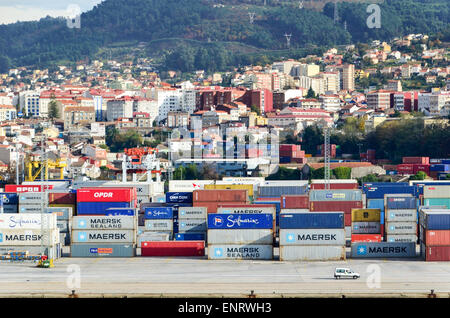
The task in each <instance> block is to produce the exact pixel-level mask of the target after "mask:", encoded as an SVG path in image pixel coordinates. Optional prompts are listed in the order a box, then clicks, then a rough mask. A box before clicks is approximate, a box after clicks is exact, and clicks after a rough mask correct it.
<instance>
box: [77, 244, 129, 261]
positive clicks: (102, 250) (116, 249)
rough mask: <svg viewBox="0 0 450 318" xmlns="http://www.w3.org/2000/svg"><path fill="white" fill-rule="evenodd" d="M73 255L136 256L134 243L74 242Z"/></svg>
mask: <svg viewBox="0 0 450 318" xmlns="http://www.w3.org/2000/svg"><path fill="white" fill-rule="evenodd" d="M70 256H71V257H114V258H115V257H135V256H136V247H135V245H133V244H72V245H71V248H70Z"/></svg>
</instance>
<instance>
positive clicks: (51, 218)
mask: <svg viewBox="0 0 450 318" xmlns="http://www.w3.org/2000/svg"><path fill="white" fill-rule="evenodd" d="M42 221H43V223H44V225H45V226H46V227H48V228H50V229H56V214H31V213H30V214H17V213H15V214H0V229H11V230H14V229H39V230H40V229H41V222H42Z"/></svg>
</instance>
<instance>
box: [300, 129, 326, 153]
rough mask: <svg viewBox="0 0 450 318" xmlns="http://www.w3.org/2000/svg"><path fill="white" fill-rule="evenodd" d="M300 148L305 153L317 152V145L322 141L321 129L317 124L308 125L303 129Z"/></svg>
mask: <svg viewBox="0 0 450 318" xmlns="http://www.w3.org/2000/svg"><path fill="white" fill-rule="evenodd" d="M302 140H303V142H302V148H303V149H304V150H305V152H306V153H308V154H312V155H314V154H315V153H316V152H317V146H319V145H322V144H323V142H324V138H323V134H322V130H321V129H320V128H319V127H318V126H317V125H314V126H308V127H306V128H305V130H304V131H303V136H302Z"/></svg>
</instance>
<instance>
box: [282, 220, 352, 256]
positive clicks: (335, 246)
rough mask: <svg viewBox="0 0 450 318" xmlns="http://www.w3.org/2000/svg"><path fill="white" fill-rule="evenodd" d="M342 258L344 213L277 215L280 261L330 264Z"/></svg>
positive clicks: (343, 254)
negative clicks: (328, 262)
mask: <svg viewBox="0 0 450 318" xmlns="http://www.w3.org/2000/svg"><path fill="white" fill-rule="evenodd" d="M345 258H346V253H345V227H344V213H343V212H318V213H313V212H307V213H282V214H281V215H280V261H331V260H345Z"/></svg>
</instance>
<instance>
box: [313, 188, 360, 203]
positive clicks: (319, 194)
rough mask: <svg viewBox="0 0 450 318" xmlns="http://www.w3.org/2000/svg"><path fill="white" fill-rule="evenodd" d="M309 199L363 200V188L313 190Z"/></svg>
mask: <svg viewBox="0 0 450 318" xmlns="http://www.w3.org/2000/svg"><path fill="white" fill-rule="evenodd" d="M309 201H310V202H312V201H362V192H361V190H311V191H309Z"/></svg>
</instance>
